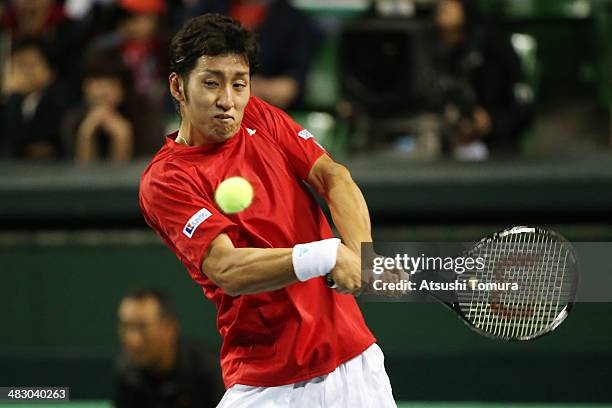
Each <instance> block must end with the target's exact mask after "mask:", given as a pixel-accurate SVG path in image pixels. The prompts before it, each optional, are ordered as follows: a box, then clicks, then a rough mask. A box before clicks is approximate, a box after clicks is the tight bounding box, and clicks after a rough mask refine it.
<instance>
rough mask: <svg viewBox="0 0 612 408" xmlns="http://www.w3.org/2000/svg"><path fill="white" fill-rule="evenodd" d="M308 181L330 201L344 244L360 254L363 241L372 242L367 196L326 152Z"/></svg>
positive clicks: (334, 219)
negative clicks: (364, 195) (365, 196)
mask: <svg viewBox="0 0 612 408" xmlns="http://www.w3.org/2000/svg"><path fill="white" fill-rule="evenodd" d="M308 183H309V184H310V185H311V186H312V187H313V188H314V189H315V190H316V191H317V193H319V194H320V195H321V197H323V198H324V199H325V201H326V202H327V205H328V207H329V211H330V212H331V216H332V219H333V221H334V225H335V226H336V229H337V230H338V232H339V233H340V236H341V237H342V240H343V241H344V244H345V245H346V246H347V247H349V248H350V249H351V250H353V251H354V252H355V253H356V254H358V255H361V243H362V242H372V228H371V225H370V214H369V212H368V206H367V204H366V201H365V198H364V197H363V194H362V193H361V190H360V189H359V187H358V186H357V184H355V182H354V181H353V178H352V177H351V173H350V172H349V171H348V169H347V168H346V167H344V166H343V165H341V164H339V163H336V162H335V161H333V160H332V159H331V158H330V157H329V156H327V155H325V154H324V155H322V156H321V157H319V158H318V159H317V161H316V162H315V164H314V165H313V166H312V168H311V170H310V173H309V174H308Z"/></svg>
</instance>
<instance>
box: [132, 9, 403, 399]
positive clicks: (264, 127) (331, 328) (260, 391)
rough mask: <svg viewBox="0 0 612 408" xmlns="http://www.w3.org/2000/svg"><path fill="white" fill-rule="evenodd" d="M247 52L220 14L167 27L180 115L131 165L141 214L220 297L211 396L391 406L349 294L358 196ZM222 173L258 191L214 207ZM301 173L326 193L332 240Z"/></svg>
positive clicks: (364, 215) (240, 32)
mask: <svg viewBox="0 0 612 408" xmlns="http://www.w3.org/2000/svg"><path fill="white" fill-rule="evenodd" d="M279 40H282V39H279ZM256 52H257V46H256V42H255V40H254V38H253V36H252V34H251V33H249V32H248V31H247V30H245V29H244V28H243V27H242V26H241V25H240V24H239V23H238V22H237V21H235V20H233V19H231V18H228V17H223V16H220V15H203V16H199V17H196V18H194V19H191V20H189V21H187V22H186V23H185V25H184V26H183V27H182V28H181V30H180V31H179V32H178V33H177V34H176V35H175V37H174V38H173V40H172V43H171V49H170V58H171V72H172V73H171V74H170V76H169V86H170V92H171V93H172V96H173V97H174V99H175V100H176V102H177V104H178V106H179V111H180V115H181V124H180V128H179V130H178V132H175V133H173V134H171V135H169V136H167V138H166V143H165V145H164V146H163V147H162V148H161V150H160V151H159V152H158V153H157V155H156V156H155V157H154V158H153V160H152V162H151V164H150V165H149V166H148V167H147V169H146V170H145V172H144V174H143V176H142V179H141V184H140V206H141V209H142V213H143V215H144V217H145V219H146V221H147V223H148V224H149V225H150V226H151V227H152V228H154V229H155V230H156V231H157V232H158V233H159V235H160V236H161V237H162V239H163V240H164V241H165V243H166V244H167V245H168V246H169V247H170V249H171V250H172V251H173V252H174V253H175V254H176V255H177V256H178V257H179V258H180V260H181V261H182V262H183V263H184V264H185V266H186V267H187V269H188V271H189V274H190V275H191V278H192V279H193V280H194V281H195V282H196V283H198V284H199V285H200V286H201V287H202V288H203V290H204V293H205V295H206V297H207V298H209V299H210V300H211V301H212V302H213V303H214V304H215V305H216V307H217V311H218V316H217V327H218V330H219V333H220V334H221V336H222V338H223V346H222V348H221V368H222V372H223V379H224V383H225V386H226V389H227V391H226V393H225V395H224V397H223V399H222V400H221V402H220V403H219V407H271V408H274V407H308V408H311V407H317V406H334V407H350V408H358V407H368V408H371V407H383V408H384V407H395V406H396V405H395V402H394V400H393V395H392V391H391V385H390V383H389V378H388V376H387V374H386V372H385V368H384V362H383V360H384V357H383V354H382V351H381V350H380V348H379V347H378V346H377V345H376V344H375V338H374V337H373V336H372V334H371V333H370V331H369V330H368V328H367V326H366V324H365V322H364V319H363V317H362V315H361V312H360V310H359V308H358V306H357V303H356V302H355V299H354V297H353V296H352V294H355V293H357V292H358V291H359V290H360V286H361V274H360V243H361V242H362V241H371V240H372V237H371V233H370V220H369V215H368V208H367V206H366V203H365V200H364V198H363V195H362V194H361V192H360V190H359V188H358V187H357V186H356V184H355V183H354V182H353V181H352V179H351V176H350V174H349V172H348V171H347V169H346V168H344V167H343V166H341V165H339V164H337V163H335V162H334V161H333V160H332V159H331V158H330V157H329V156H328V155H327V154H326V152H325V150H324V149H323V148H321V146H319V145H318V144H317V142H316V140H315V138H314V137H313V136H312V135H311V134H310V133H309V132H308V131H307V130H305V129H303V128H302V127H300V126H299V125H297V124H296V123H295V122H293V121H292V120H291V119H290V118H289V116H287V115H286V114H285V113H284V112H282V111H281V110H279V109H276V108H274V107H273V106H270V105H268V104H267V103H265V102H263V101H261V100H259V99H257V98H256V97H253V96H251V95H250V83H249V79H250V76H251V75H252V74H253V72H254V71H255V68H256V60H255V58H256ZM287 52H291V50H289V49H288V50H287ZM232 176H242V177H244V178H246V179H247V180H249V181H250V182H251V184H252V185H253V188H254V192H255V196H254V199H253V203H252V204H251V206H250V207H249V208H247V209H246V210H244V211H242V212H240V213H238V214H234V215H225V214H223V213H222V212H220V211H219V210H218V209H217V208H216V206H215V204H214V201H213V197H214V191H215V188H216V187H217V186H218V185H219V183H220V182H221V181H223V180H224V179H226V178H228V177H232ZM303 182H307V183H308V184H310V185H311V186H312V187H314V189H315V190H316V191H317V192H318V193H319V194H321V195H322V197H324V199H325V200H326V201H327V203H328V204H329V208H330V211H331V214H332V217H333V220H334V223H335V225H336V227H337V229H338V231H339V233H340V235H341V236H342V242H340V240H339V239H337V238H334V234H333V233H332V231H331V229H330V226H329V224H328V223H327V221H326V219H325V216H324V214H323V212H322V210H321V208H320V207H319V206H318V205H317V203H316V201H315V200H314V199H313V197H312V196H311V194H310V193H309V190H308V189H307V187H306V186H305V185H304V183H303ZM330 272H331V275H332V277H333V278H334V280H335V282H336V284H337V287H336V288H335V289H330V288H329V287H328V286H327V285H326V284H325V278H324V276H325V275H326V274H327V273H330Z"/></svg>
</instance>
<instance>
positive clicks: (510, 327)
mask: <svg viewBox="0 0 612 408" xmlns="http://www.w3.org/2000/svg"><path fill="white" fill-rule="evenodd" d="M470 256H473V257H482V258H483V259H484V260H485V267H484V268H483V269H481V270H472V271H470V272H466V277H467V281H468V282H469V281H470V280H474V279H475V280H476V281H477V282H478V283H484V284H485V285H486V284H487V283H497V284H504V283H509V284H512V283H516V284H517V285H518V290H511V289H510V288H508V289H506V290H478V288H477V289H476V290H472V288H471V287H468V290H467V291H465V292H463V291H459V292H458V293H457V295H458V303H459V307H460V308H461V310H462V311H463V314H464V316H465V317H466V318H467V320H468V321H470V322H471V323H472V324H473V325H474V326H475V327H476V328H478V329H480V330H482V331H484V332H486V333H489V334H491V335H493V336H497V337H501V338H506V339H511V338H529V337H533V336H536V335H537V334H538V333H542V332H543V331H545V330H547V329H548V328H549V327H550V326H551V325H553V324H554V323H555V321H556V320H558V317H559V315H560V314H561V313H563V311H564V309H565V308H566V306H567V304H568V302H569V301H570V300H571V298H572V296H573V294H572V290H573V284H572V275H571V274H570V273H567V271H568V269H569V267H568V261H569V260H570V257H571V253H570V252H569V251H568V250H567V248H566V247H565V245H563V244H562V243H560V242H558V241H557V240H556V238H555V237H551V236H549V235H548V234H538V233H518V234H506V235H503V236H501V237H497V238H496V239H494V240H490V241H486V242H483V243H481V244H480V245H477V246H476V247H475V248H474V250H473V251H472V252H471V253H470Z"/></svg>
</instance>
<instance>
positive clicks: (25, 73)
mask: <svg viewBox="0 0 612 408" xmlns="http://www.w3.org/2000/svg"><path fill="white" fill-rule="evenodd" d="M52 61H54V58H53V56H52V54H51V52H50V50H49V49H48V47H47V46H46V45H45V44H44V43H43V42H42V41H40V40H38V39H34V38H24V39H22V40H20V41H17V42H16V43H15V44H14V45H13V47H12V49H11V55H10V58H9V60H8V61H7V63H6V66H5V68H4V74H3V76H4V78H3V81H2V94H3V96H4V98H5V101H4V103H3V104H2V106H1V120H0V123H2V127H3V134H2V140H1V143H0V147H1V150H2V155H3V156H4V157H8V158H13V159H33V160H39V159H41V160H46V159H57V158H60V157H61V156H62V154H63V147H62V144H61V141H60V124H61V117H62V116H63V114H64V110H65V106H66V102H65V92H64V88H63V86H62V84H61V83H60V82H58V81H57V80H56V71H55V68H54V67H53V65H52Z"/></svg>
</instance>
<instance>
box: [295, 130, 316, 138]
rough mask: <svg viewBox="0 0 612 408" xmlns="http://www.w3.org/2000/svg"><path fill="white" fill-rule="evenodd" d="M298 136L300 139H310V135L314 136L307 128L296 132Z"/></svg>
mask: <svg viewBox="0 0 612 408" xmlns="http://www.w3.org/2000/svg"><path fill="white" fill-rule="evenodd" d="M298 136H299V137H301V138H302V139H304V140H308V139H310V138H311V137H314V136H313V135H312V133H310V132H309V131H308V129H302V130H300V131H299V132H298Z"/></svg>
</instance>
